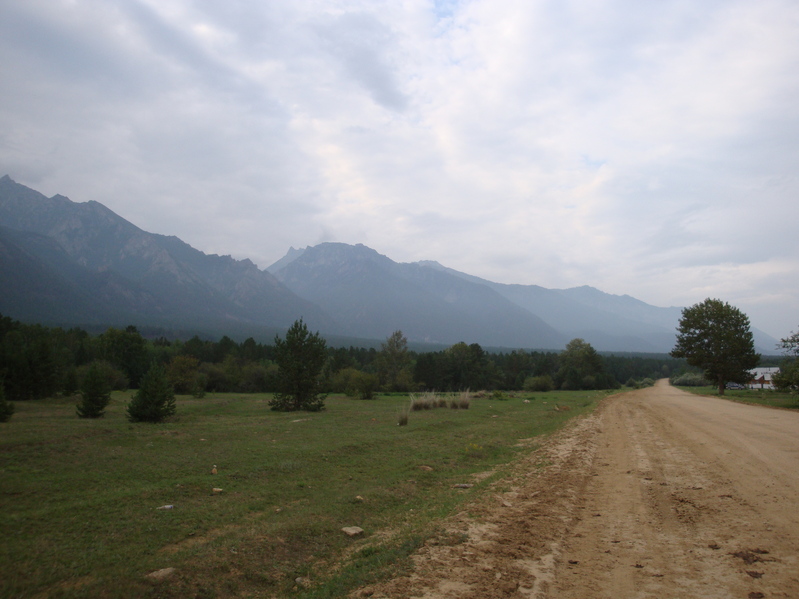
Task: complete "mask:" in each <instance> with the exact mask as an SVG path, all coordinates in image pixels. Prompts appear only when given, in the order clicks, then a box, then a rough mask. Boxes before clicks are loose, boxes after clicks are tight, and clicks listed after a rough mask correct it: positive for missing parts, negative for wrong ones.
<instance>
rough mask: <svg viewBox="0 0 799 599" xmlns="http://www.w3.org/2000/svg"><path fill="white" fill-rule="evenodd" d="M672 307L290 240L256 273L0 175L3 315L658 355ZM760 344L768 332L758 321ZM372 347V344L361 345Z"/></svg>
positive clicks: (245, 264)
mask: <svg viewBox="0 0 799 599" xmlns="http://www.w3.org/2000/svg"><path fill="white" fill-rule="evenodd" d="M680 312H681V311H680V309H679V308H658V307H655V306H651V305H649V304H646V303H644V302H641V301H640V300H637V299H635V298H632V297H630V296H616V295H611V294H607V293H604V292H602V291H599V290H597V289H594V288H591V287H587V286H584V287H576V288H572V289H546V288H544V287H540V286H537V285H507V284H500V283H494V282H491V281H488V280H485V279H481V278H479V277H475V276H472V275H468V274H466V273H462V272H458V271H455V270H453V269H450V268H447V267H445V266H442V265H441V264H439V263H437V262H433V261H421V262H414V263H398V262H395V261H393V260H391V259H390V258H388V257H386V256H383V255H381V254H379V253H378V252H376V251H375V250H373V249H371V248H368V247H366V246H364V245H361V244H358V245H348V244H344V243H323V244H319V245H317V246H313V247H307V248H304V249H294V248H290V249H289V251H288V252H287V254H286V255H285V256H284V257H283V258H281V259H280V260H278V261H277V262H275V263H274V264H273V265H272V266H270V267H269V268H267V269H265V270H260V269H259V268H258V267H257V266H256V265H255V264H253V263H252V262H251V261H250V260H235V259H233V258H231V257H230V256H218V255H208V254H205V253H203V252H201V251H199V250H197V249H195V248H193V247H191V246H190V245H188V244H186V243H184V242H183V241H181V240H180V239H178V238H177V237H173V236H164V235H156V234H152V233H148V232H146V231H143V230H142V229H140V228H139V227H137V226H135V225H134V224H132V223H130V222H128V221H127V220H125V219H124V218H122V217H120V216H119V215H117V214H115V213H114V212H113V211H111V210H109V209H108V208H106V207H105V206H104V205H102V204H100V203H98V202H86V203H76V202H73V201H72V200H70V199H69V198H66V197H64V196H61V195H55V196H53V197H51V198H47V197H45V196H44V195H42V194H40V193H39V192H37V191H35V190H32V189H30V188H28V187H25V186H24V185H20V184H18V183H16V182H14V181H13V180H12V179H11V178H10V177H8V176H4V177H2V178H0V313H2V314H4V315H6V316H11V317H13V318H18V319H20V320H25V321H30V322H41V323H44V324H57V325H78V326H84V325H98V326H99V325H113V326H125V325H127V324H135V325H139V326H140V325H149V326H156V327H164V328H168V329H182V330H192V331H197V332H201V333H206V334H208V335H211V336H213V335H216V336H221V335H222V334H227V335H230V336H231V337H234V338H237V337H238V338H242V339H243V338H246V337H247V336H254V337H256V338H260V339H263V340H267V341H268V340H270V339H271V338H272V336H274V334H275V333H277V332H282V331H284V330H285V329H286V328H287V327H288V326H289V325H290V324H291V323H292V322H293V321H294V320H296V319H297V318H300V317H302V318H303V319H304V320H305V322H306V323H308V325H309V326H310V327H311V328H312V329H313V330H318V331H320V332H321V333H323V334H324V335H326V336H328V337H330V336H334V337H338V338H342V337H347V338H348V344H349V343H358V342H357V341H356V340H358V339H360V340H364V341H366V340H371V341H372V345H373V344H374V343H373V342H374V341H375V340H385V338H386V337H388V336H389V335H390V334H391V333H392V332H394V331H396V330H402V331H403V333H404V334H405V335H406V336H407V337H408V339H409V341H411V342H416V343H434V344H438V345H445V346H446V345H451V344H453V343H457V342H459V341H464V342H466V343H479V344H481V345H483V346H485V347H492V348H525V349H551V350H558V349H561V348H562V347H563V346H564V345H565V344H566V342H568V341H569V340H570V339H572V338H574V337H582V338H583V339H585V340H587V341H588V342H590V343H591V344H592V345H593V346H594V347H595V348H596V349H598V350H600V351H616V352H653V353H663V352H668V351H669V350H670V349H671V348H672V347H673V345H674V339H675V329H676V326H677V322H678V320H679V317H680ZM754 332H755V338H756V342H757V344H758V346H759V347H760V348H763V349H762V350H761V351H765V352H766V353H768V352H769V350H770V348H773V347H774V340H773V339H772V338H770V337H768V336H767V335H764V334H762V333H760V332H759V331H757V330H755V331H754ZM367 345H368V343H367Z"/></svg>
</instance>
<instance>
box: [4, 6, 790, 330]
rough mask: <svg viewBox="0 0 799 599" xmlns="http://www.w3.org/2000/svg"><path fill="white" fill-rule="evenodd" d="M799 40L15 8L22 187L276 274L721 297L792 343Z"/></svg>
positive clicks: (342, 17) (634, 26) (426, 12)
mask: <svg viewBox="0 0 799 599" xmlns="http://www.w3.org/2000/svg"><path fill="white" fill-rule="evenodd" d="M798 22H799V8H797V7H796V5H795V3H793V2H790V1H788V0H766V1H764V2H758V3H752V2H747V1H745V0H733V1H727V0H725V1H722V0H709V1H708V2H702V3H701V4H696V3H686V2H681V1H678V0H673V1H664V2H658V3H642V2H634V1H632V0H605V1H602V2H596V3H589V4H586V3H584V2H573V1H565V2H564V1H558V2H554V1H546V0H540V1H536V2H527V1H522V0H499V1H492V2H488V1H487V0H469V1H463V2H458V1H455V0H446V1H440V0H436V1H432V0H431V1H427V0H410V1H409V2H403V3H396V2H390V1H388V0H342V1H341V2H336V3H321V2H318V1H316V0H303V1H298V2H290V3H288V2H286V3H261V2H255V1H253V0H230V1H229V2H225V3H197V2H193V1H191V0H169V1H158V2H156V1H155V0H141V1H138V2H136V1H133V0H129V1H128V0H114V1H100V0H86V1H84V2H67V1H62V2H55V3H54V2H44V1H43V0H30V1H28V2H25V3H11V4H10V5H9V3H6V5H4V6H3V7H2V8H0V51H1V52H2V53H3V56H4V58H5V60H4V61H3V63H2V64H0V77H2V80H3V81H4V82H5V83H6V85H5V88H6V90H8V91H7V92H6V93H4V94H3V95H2V97H0V168H2V170H4V172H8V173H9V174H10V175H11V176H12V177H13V178H15V179H17V180H19V181H21V182H23V183H26V184H28V185H31V186H33V187H36V188H37V189H41V190H42V191H44V192H46V193H48V194H54V193H63V194H65V195H69V196H70V197H72V198H73V199H75V200H78V201H84V200H97V201H101V202H103V203H105V204H106V205H108V206H109V207H110V208H112V209H113V210H115V211H116V212H118V213H119V214H121V215H122V216H124V217H125V218H128V219H129V220H131V221H133V222H134V223H136V224H137V225H139V226H141V227H142V228H145V229H147V230H151V231H154V232H159V233H167V234H175V235H178V236H179V237H181V238H183V239H184V240H186V241H187V242H189V243H191V244H192V245H194V246H195V247H197V248H198V249H201V250H203V251H206V252H212V253H232V254H233V255H234V256H236V257H249V258H252V259H253V260H254V261H255V262H256V263H258V264H260V265H261V266H266V265H268V264H269V263H271V262H273V261H274V260H277V259H278V258H279V257H280V256H281V255H282V254H283V253H285V251H286V250H287V248H288V247H289V246H295V247H302V246H305V245H309V244H314V243H317V242H318V241H320V240H332V241H345V242H350V243H364V244H366V245H370V246H372V247H374V248H375V249H377V250H378V251H380V252H381V253H384V254H386V255H388V256H390V257H391V258H393V259H396V260H401V261H410V260H418V259H434V260H438V261H439V262H441V263H443V264H445V265H447V266H451V267H453V268H457V269H459V270H464V271H467V272H470V273H473V274H476V275H480V276H483V277H486V278H489V279H493V280H498V281H502V282H520V283H536V284H540V285H544V286H549V287H568V286H573V285H582V284H590V285H594V286H596V287H598V288H600V289H603V290H604V291H608V292H612V293H620V294H621V293H627V294H630V295H633V296H635V297H639V298H641V299H644V300H645V301H648V302H650V303H653V304H656V305H672V304H679V305H685V304H691V303H696V302H698V301H702V300H703V299H705V297H707V296H719V297H721V298H722V299H725V300H726V301H730V302H731V303H733V304H736V305H737V303H740V306H739V307H741V308H742V309H744V310H751V311H752V313H753V314H755V313H756V314H758V319H759V320H760V321H761V322H762V323H764V324H763V327H762V328H765V329H766V330H767V331H768V332H771V333H772V334H775V335H783V336H784V335H785V334H787V333H788V332H789V330H793V329H795V328H796V323H794V322H792V321H791V319H795V318H796V317H795V314H796V313H797V310H799V290H797V289H796V284H795V281H797V280H799V250H797V249H796V245H795V243H794V242H793V237H794V236H795V235H794V232H793V229H794V228H795V224H794V223H795V222H797V220H799V208H797V202H796V201H795V198H796V197H797V191H799V183H798V182H797V175H796V174H795V165H796V164H797V162H798V161H799V155H797V154H798V152H797V150H798V148H797V145H798V144H799V142H798V141H797V140H799V108H797V107H799V86H798V85H797V83H799V77H797V75H796V74H795V72H796V68H795V66H796V64H797V62H798V59H799V45H798V44H796V41H795V39H794V38H795V31H796V26H797V23H798ZM753 322H755V319H754V317H753ZM755 324H757V323H755Z"/></svg>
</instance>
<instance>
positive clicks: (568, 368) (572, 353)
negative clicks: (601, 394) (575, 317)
mask: <svg viewBox="0 0 799 599" xmlns="http://www.w3.org/2000/svg"><path fill="white" fill-rule="evenodd" d="M558 361H559V363H560V367H559V368H558V371H557V373H556V375H555V384H556V386H557V387H558V388H560V389H572V390H577V389H608V388H613V387H615V386H616V382H615V380H614V379H613V377H612V376H610V375H609V374H607V373H606V372H605V362H604V360H602V356H600V355H599V354H598V353H597V351H596V350H595V349H594V348H593V347H592V346H591V344H590V343H588V342H587V341H584V340H583V339H579V338H578V339H572V340H571V341H569V342H568V343H567V344H566V349H565V350H563V352H561V354H560V356H559V357H558Z"/></svg>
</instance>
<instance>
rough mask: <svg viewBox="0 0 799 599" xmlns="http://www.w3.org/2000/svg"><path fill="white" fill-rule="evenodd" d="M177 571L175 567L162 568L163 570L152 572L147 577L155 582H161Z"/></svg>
mask: <svg viewBox="0 0 799 599" xmlns="http://www.w3.org/2000/svg"><path fill="white" fill-rule="evenodd" d="M175 572H176V570H175V568H162V569H161V570H156V571H155V572H150V573H149V574H148V575H147V576H145V578H146V579H147V580H152V581H154V582H161V581H162V580H166V579H167V578H172V576H174V574H175Z"/></svg>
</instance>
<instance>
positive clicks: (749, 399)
mask: <svg viewBox="0 0 799 599" xmlns="http://www.w3.org/2000/svg"><path fill="white" fill-rule="evenodd" d="M680 389H682V390H683V391H688V392H689V393H695V394H697V395H713V396H716V397H719V394H718V389H717V388H716V387H680ZM721 397H722V398H723V399H731V400H734V401H740V402H743V403H750V404H755V405H760V406H769V407H772V408H789V409H799V397H797V395H796V394H795V393H782V392H779V391H772V390H769V389H726V390H725V391H724V395H723V396H721Z"/></svg>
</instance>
